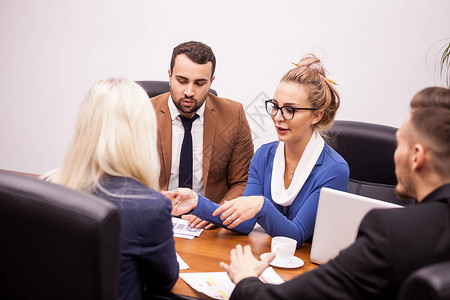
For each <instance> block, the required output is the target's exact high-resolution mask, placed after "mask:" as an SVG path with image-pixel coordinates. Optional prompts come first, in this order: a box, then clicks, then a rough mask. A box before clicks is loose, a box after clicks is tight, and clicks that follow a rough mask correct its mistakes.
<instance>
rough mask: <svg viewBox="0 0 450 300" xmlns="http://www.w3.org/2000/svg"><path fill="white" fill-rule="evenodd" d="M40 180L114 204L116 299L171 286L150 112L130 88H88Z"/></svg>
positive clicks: (106, 84) (115, 84)
mask: <svg viewBox="0 0 450 300" xmlns="http://www.w3.org/2000/svg"><path fill="white" fill-rule="evenodd" d="M48 179H49V180H51V181H52V182H54V183H58V184H61V185H64V186H67V187H70V188H73V189H75V190H79V191H83V192H87V193H92V194H94V195H97V196H99V197H101V198H103V199H106V200H108V201H110V202H112V203H114V204H115V205H117V207H118V209H119V211H120V214H121V220H122V252H121V262H120V276H119V297H120V299H141V298H142V297H143V296H147V297H150V298H152V299H158V298H159V297H162V296H161V295H165V294H166V293H167V292H168V291H169V290H170V289H171V288H172V286H173V285H174V284H175V282H176V281H177V279H178V273H179V266H178V262H177V259H176V253H175V242H174V239H173V231H172V221H171V210H172V206H171V203H170V200H169V199H167V198H166V197H165V196H163V195H162V194H161V193H159V192H158V191H159V183H158V181H159V158H158V152H157V150H156V118H155V112H154V110H153V107H152V105H151V103H150V100H149V98H148V96H147V94H146V92H145V91H144V90H143V89H142V88H141V87H140V86H139V85H138V84H136V83H135V82H133V81H130V80H126V79H114V78H110V79H106V80H100V81H98V82H96V83H95V84H94V85H93V86H92V87H91V88H90V90H89V91H88V93H87V95H86V97H85V99H84V101H83V103H82V105H81V109H80V112H79V115H78V120H77V123H76V129H75V135H74V137H73V140H72V143H71V145H70V147H69V150H68V151H67V154H66V157H65V159H64V162H63V164H62V166H61V168H60V169H59V170H57V171H55V172H53V174H51V175H49V176H48ZM144 285H145V287H146V291H144ZM164 299H165V298H164Z"/></svg>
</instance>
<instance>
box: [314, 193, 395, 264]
mask: <svg viewBox="0 0 450 300" xmlns="http://www.w3.org/2000/svg"><path fill="white" fill-rule="evenodd" d="M400 207H402V206H400V205H397V204H393V203H389V202H385V201H380V200H375V199H371V198H367V197H363V196H359V195H355V194H350V193H346V192H342V191H336V190H333V189H330V188H322V189H321V191H320V197H319V206H318V208H317V217H316V225H315V227H314V235H313V240H312V246H311V256H310V258H311V261H312V262H314V263H317V264H324V263H326V262H327V261H329V260H330V259H333V258H335V257H336V256H337V255H338V254H339V252H340V251H341V250H343V249H345V248H347V247H348V246H350V245H351V244H352V243H353V242H354V241H355V239H356V235H357V233H358V228H359V225H360V223H361V221H362V219H363V218H364V216H365V215H366V214H367V213H368V212H369V211H370V210H372V209H374V208H400Z"/></svg>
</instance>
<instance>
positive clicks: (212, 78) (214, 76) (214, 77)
mask: <svg viewBox="0 0 450 300" xmlns="http://www.w3.org/2000/svg"><path fill="white" fill-rule="evenodd" d="M214 79H216V75H213V76H212V77H211V84H212V83H213V81H214ZM210 86H211V85H210Z"/></svg>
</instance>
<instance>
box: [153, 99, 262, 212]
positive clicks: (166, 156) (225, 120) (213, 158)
mask: <svg viewBox="0 0 450 300" xmlns="http://www.w3.org/2000/svg"><path fill="white" fill-rule="evenodd" d="M169 94H170V93H165V94H161V95H159V96H156V97H154V98H152V99H151V101H152V104H153V107H154V108H155V113H156V117H157V120H158V152H159V157H160V161H161V176H160V186H161V189H167V187H168V185H169V179H170V171H171V166H172V120H171V117H170V111H169V105H168V99H169ZM252 157H253V141H252V135H251V132H250V127H249V125H248V122H247V118H246V117H245V113H244V109H243V106H242V104H241V103H238V102H235V101H232V100H228V99H224V98H219V97H217V96H215V95H213V94H211V93H209V94H208V97H207V98H206V102H205V115H204V126H203V162H202V163H203V183H204V186H205V195H204V196H205V197H206V198H208V199H210V200H212V201H214V202H216V203H219V202H221V201H222V200H223V199H224V200H229V199H233V198H236V197H239V196H242V193H243V192H244V189H245V185H246V183H247V177H248V168H249V166H250V160H251V158H252Z"/></svg>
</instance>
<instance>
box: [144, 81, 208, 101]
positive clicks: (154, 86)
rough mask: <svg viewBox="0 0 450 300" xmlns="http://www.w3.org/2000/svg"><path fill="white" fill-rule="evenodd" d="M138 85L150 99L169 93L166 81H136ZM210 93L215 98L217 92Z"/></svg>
mask: <svg viewBox="0 0 450 300" xmlns="http://www.w3.org/2000/svg"><path fill="white" fill-rule="evenodd" d="M136 82H137V83H139V84H140V85H141V86H142V87H143V88H144V90H145V91H146V92H147V94H148V96H149V97H150V98H153V97H156V96H158V95H160V94H164V93H167V92H168V91H169V82H168V81H156V80H152V81H136ZM209 92H210V93H212V94H214V95H216V96H217V92H216V91H215V90H213V89H210V90H209Z"/></svg>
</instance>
